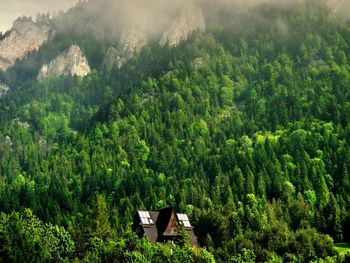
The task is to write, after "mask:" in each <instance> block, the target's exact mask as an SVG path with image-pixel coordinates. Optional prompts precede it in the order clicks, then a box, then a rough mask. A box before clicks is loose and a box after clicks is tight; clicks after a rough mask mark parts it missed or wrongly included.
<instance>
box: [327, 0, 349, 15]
mask: <svg viewBox="0 0 350 263" xmlns="http://www.w3.org/2000/svg"><path fill="white" fill-rule="evenodd" d="M344 3H345V0H325V4H326V5H327V6H328V7H329V8H330V9H331V10H333V11H334V12H338V11H339V10H340V8H341V7H342V6H343V5H344Z"/></svg>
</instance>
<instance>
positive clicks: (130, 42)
mask: <svg viewBox="0 0 350 263" xmlns="http://www.w3.org/2000/svg"><path fill="white" fill-rule="evenodd" d="M147 43H148V36H147V34H146V33H144V32H140V31H137V30H125V31H124V32H123V33H122V35H121V38H120V42H119V46H118V49H116V48H114V47H111V48H109V49H108V51H107V54H106V57H105V60H104V68H105V69H107V70H109V71H110V70H112V69H113V67H114V66H115V65H116V66H117V68H118V69H120V68H121V67H122V66H123V65H124V64H125V63H126V62H127V61H128V60H130V59H131V58H132V57H133V56H135V55H137V54H139V53H140V52H141V50H142V48H143V47H144V46H146V45H147Z"/></svg>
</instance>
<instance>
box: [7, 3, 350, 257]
mask: <svg viewBox="0 0 350 263" xmlns="http://www.w3.org/2000/svg"><path fill="white" fill-rule="evenodd" d="M251 12H253V13H251ZM219 20H222V21H216V22H217V23H219V24H220V25H221V26H220V27H217V26H216V24H213V25H211V26H209V27H208V33H207V34H202V35H200V34H194V35H193V36H192V37H191V39H189V40H188V41H186V42H184V43H183V44H182V45H180V46H179V47H177V48H161V47H159V46H158V45H155V44H154V43H151V44H150V45H148V46H147V47H146V48H145V49H144V50H143V51H142V52H141V54H140V55H139V56H136V57H135V58H134V59H132V60H131V61H130V62H129V63H127V64H126V65H125V66H124V67H123V68H122V69H120V70H114V71H113V72H103V71H99V70H97V68H99V65H100V64H101V62H102V58H103V56H104V53H106V49H107V47H108V46H110V43H109V42H108V40H105V41H98V40H91V39H89V36H85V35H84V34H83V33H82V32H78V33H77V32H74V33H73V32H61V33H59V34H58V35H56V37H55V38H54V39H52V40H51V41H49V42H48V43H47V45H45V46H44V47H43V48H42V49H40V50H39V51H38V52H33V54H30V55H29V56H28V57H27V58H26V59H25V60H23V61H21V62H18V63H16V65H15V66H14V68H13V69H11V70H9V71H7V72H1V73H0V79H1V81H6V82H7V83H9V84H10V86H11V92H10V93H9V94H8V95H6V96H3V97H1V98H0V111H1V118H0V159H1V162H0V196H1V198H0V210H1V211H2V212H3V213H2V214H1V220H0V261H1V262H59V261H73V262H80V261H82V262H215V261H216V262H254V261H258V262H282V261H284V262H313V261H314V262H332V261H340V262H341V260H343V261H346V260H347V258H346V257H345V256H344V257H343V258H341V259H338V258H337V251H336V250H334V244H333V240H334V241H335V242H349V241H350V230H349V229H350V213H349V205H348V204H349V202H350V195H349V193H350V179H349V178H350V175H349V169H350V157H349V156H350V154H349V153H350V144H349V142H350V118H349V116H350V104H349V101H350V93H349V91H348V86H349V83H350V64H349V61H350V55H349V54H350V53H349V47H350V27H349V23H348V22H347V21H345V20H343V19H342V18H340V17H337V16H335V15H333V14H331V13H329V11H327V10H325V9H324V8H323V7H321V6H319V5H314V4H308V5H296V6H295V7H291V8H288V9H285V8H279V7H267V6H265V7H259V8H256V9H255V10H253V11H247V12H246V13H244V14H234V15H232V13H231V12H229V11H227V12H226V11H225V12H223V13H222V14H221V15H220V17H219ZM242 25H245V26H243V27H242ZM0 38H1V37H0ZM72 43H78V44H79V45H81V47H82V48H83V49H84V51H85V52H86V54H87V56H88V58H89V61H91V64H92V65H93V67H94V68H95V69H94V70H93V71H92V73H91V74H90V75H89V76H87V77H86V78H84V79H80V78H77V77H71V76H65V77H62V78H59V79H50V80H47V81H45V82H43V83H38V82H37V81H35V80H34V78H35V76H36V75H37V71H38V70H39V68H40V65H41V64H43V63H47V62H48V61H49V60H51V59H52V58H53V57H55V56H56V55H57V54H58V53H59V52H60V51H62V50H63V49H65V48H66V47H68V46H69V45H70V44H72ZM198 58H202V60H203V63H201V65H200V66H196V65H195V64H196V63H195V61H198ZM203 58H205V59H203ZM166 205H173V206H175V207H176V209H177V210H178V211H181V212H187V213H188V214H189V216H190V217H191V223H192V224H193V226H194V231H195V233H196V234H197V236H198V240H199V243H200V245H201V246H202V247H206V249H197V248H193V247H190V246H188V244H186V243H187V242H186V238H184V239H182V240H180V243H181V245H182V246H176V245H173V244H163V245H160V244H157V245H152V244H149V243H148V242H147V241H145V240H138V238H136V237H135V236H133V235H130V233H129V229H130V226H131V224H132V222H133V218H134V215H135V211H136V209H160V208H163V207H164V206H166ZM25 207H28V208H30V209H31V210H23V209H24V208H25ZM14 211H22V212H14ZM31 211H32V212H31ZM34 215H36V216H34ZM38 218H40V220H39V219H38ZM73 241H74V242H73ZM340 252H341V253H342V254H344V253H343V252H342V251H340ZM214 258H215V259H214Z"/></svg>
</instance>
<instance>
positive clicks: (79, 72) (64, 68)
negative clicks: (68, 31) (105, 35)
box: [38, 45, 91, 81]
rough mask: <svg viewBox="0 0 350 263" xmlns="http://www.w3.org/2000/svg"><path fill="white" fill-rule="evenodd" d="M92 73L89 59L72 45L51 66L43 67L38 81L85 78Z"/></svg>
mask: <svg viewBox="0 0 350 263" xmlns="http://www.w3.org/2000/svg"><path fill="white" fill-rule="evenodd" d="M90 72H91V69H90V66H89V63H88V60H87V58H86V57H85V56H84V55H83V53H82V51H81V50H80V48H79V47H78V46H77V45H72V46H71V47H70V48H69V50H67V51H65V52H63V53H62V54H61V55H59V56H58V57H56V58H55V59H54V60H52V61H51V62H50V63H49V64H47V65H44V66H42V68H41V70H40V72H39V75H38V80H39V81H40V80H43V79H45V78H49V77H59V76H62V75H72V76H74V75H76V76H78V77H85V76H86V75H88V74H90Z"/></svg>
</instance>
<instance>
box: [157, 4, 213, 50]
mask: <svg viewBox="0 0 350 263" xmlns="http://www.w3.org/2000/svg"><path fill="white" fill-rule="evenodd" d="M205 28H206V26H205V19H204V16H203V12H202V9H201V8H200V7H197V6H195V5H194V4H192V3H191V4H189V5H188V6H187V7H186V8H184V9H183V10H182V11H181V12H180V14H179V16H178V17H177V18H176V19H175V21H174V22H173V23H172V24H171V26H170V27H169V28H168V30H167V31H166V32H165V33H164V34H163V36H162V38H161V40H160V42H159V44H160V45H161V46H166V45H169V46H172V47H176V46H178V45H179V44H180V43H181V42H182V41H185V40H187V38H188V37H189V36H190V35H191V34H192V33H193V32H195V31H200V32H205Z"/></svg>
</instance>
